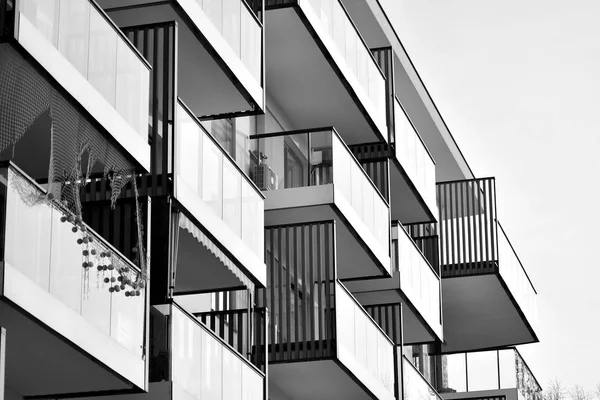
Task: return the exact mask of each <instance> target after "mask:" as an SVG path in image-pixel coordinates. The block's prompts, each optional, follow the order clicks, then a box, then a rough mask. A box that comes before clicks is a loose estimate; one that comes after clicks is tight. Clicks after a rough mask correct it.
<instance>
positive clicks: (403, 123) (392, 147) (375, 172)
mask: <svg viewBox="0 0 600 400" xmlns="http://www.w3.org/2000/svg"><path fill="white" fill-rule="evenodd" d="M392 108H393V110H390V111H391V113H392V116H393V120H394V123H393V135H392V139H391V144H386V143H371V144H360V145H355V146H351V150H352V153H353V154H354V156H355V157H356V158H357V159H358V160H359V161H360V163H361V164H362V166H363V168H364V169H365V171H367V172H368V174H369V176H370V177H371V179H372V180H373V182H375V183H376V184H377V187H378V188H379V190H380V191H381V193H383V195H384V197H385V198H386V199H387V200H388V201H389V203H390V209H391V215H392V220H393V221H400V222H402V223H403V224H412V223H421V222H427V221H435V220H436V218H437V214H438V209H437V205H436V193H435V179H436V178H435V161H434V160H433V157H432V156H431V153H429V150H428V149H427V146H426V145H425V143H424V142H423V140H422V139H421V136H420V135H419V133H418V132H417V130H416V129H415V127H414V125H413V124H412V122H411V120H410V119H409V118H408V116H407V115H406V113H405V111H404V108H403V107H402V106H401V105H400V102H399V101H398V99H397V98H394V100H393V106H392Z"/></svg>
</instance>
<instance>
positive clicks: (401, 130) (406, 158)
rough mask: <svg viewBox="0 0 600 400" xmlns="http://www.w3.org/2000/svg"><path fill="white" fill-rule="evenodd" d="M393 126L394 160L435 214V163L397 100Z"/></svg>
mask: <svg viewBox="0 0 600 400" xmlns="http://www.w3.org/2000/svg"><path fill="white" fill-rule="evenodd" d="M394 125H395V130H396V134H395V140H396V142H395V150H396V158H397V159H398V161H399V162H400V165H402V168H404V171H405V172H406V174H407V175H408V177H409V178H410V180H411V181H412V183H413V184H414V185H415V187H416V189H417V190H418V191H419V193H420V194H421V196H422V197H423V199H424V200H425V203H426V204H427V206H428V207H429V209H430V210H432V211H434V214H437V211H436V210H437V206H436V193H435V190H436V189H435V188H436V186H435V162H434V161H433V158H432V157H431V155H430V154H429V151H428V150H427V147H426V146H425V144H424V143H423V141H422V140H421V137H420V136H419V134H418V133H417V131H416V130H415V128H414V126H413V125H412V123H411V122H410V120H409V119H408V117H407V116H406V113H405V112H404V108H403V107H402V106H401V105H400V102H399V101H398V99H397V98H396V101H395V103H394Z"/></svg>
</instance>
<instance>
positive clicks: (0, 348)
mask: <svg viewBox="0 0 600 400" xmlns="http://www.w3.org/2000/svg"><path fill="white" fill-rule="evenodd" d="M5 365H6V329H4V328H2V327H1V326H0V400H4V376H5V374H6V370H5Z"/></svg>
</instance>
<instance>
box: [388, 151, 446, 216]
mask: <svg viewBox="0 0 600 400" xmlns="http://www.w3.org/2000/svg"><path fill="white" fill-rule="evenodd" d="M390 161H391V163H390V207H391V209H392V221H400V222H402V223H403V224H414V223H421V222H431V221H436V220H437V215H434V213H437V210H430V209H429V207H428V206H427V204H426V203H425V201H424V200H423V198H422V196H421V194H420V193H419V191H418V189H417V188H415V187H414V186H413V185H412V184H411V183H409V182H410V179H409V178H408V177H407V175H406V174H405V173H404V172H403V171H402V168H401V166H400V162H399V161H398V160H397V159H395V157H394V158H392V159H391V160H390Z"/></svg>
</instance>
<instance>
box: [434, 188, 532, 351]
mask: <svg viewBox="0 0 600 400" xmlns="http://www.w3.org/2000/svg"><path fill="white" fill-rule="evenodd" d="M437 190H438V204H439V208H440V218H439V223H438V228H439V236H440V265H441V275H442V278H443V279H442V291H443V294H444V302H443V313H444V336H445V339H446V341H447V344H446V345H444V346H443V348H442V351H443V352H458V351H468V350H480V349H486V348H494V347H499V346H507V345H516V344H524V343H531V342H537V341H538V338H537V335H536V333H535V325H536V323H537V309H536V297H537V292H536V290H535V288H534V287H533V284H532V283H531V281H530V279H529V277H528V276H527V272H526V271H525V269H524V268H523V265H522V264H521V261H520V260H519V257H518V256H517V254H516V253H515V250H514V248H513V247H512V245H511V243H510V241H509V240H508V238H507V236H506V234H505V232H504V230H503V229H502V226H501V225H500V223H499V222H498V220H497V216H496V186H495V180H494V178H485V179H473V180H464V181H456V182H443V183H439V184H438V186H437Z"/></svg>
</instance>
